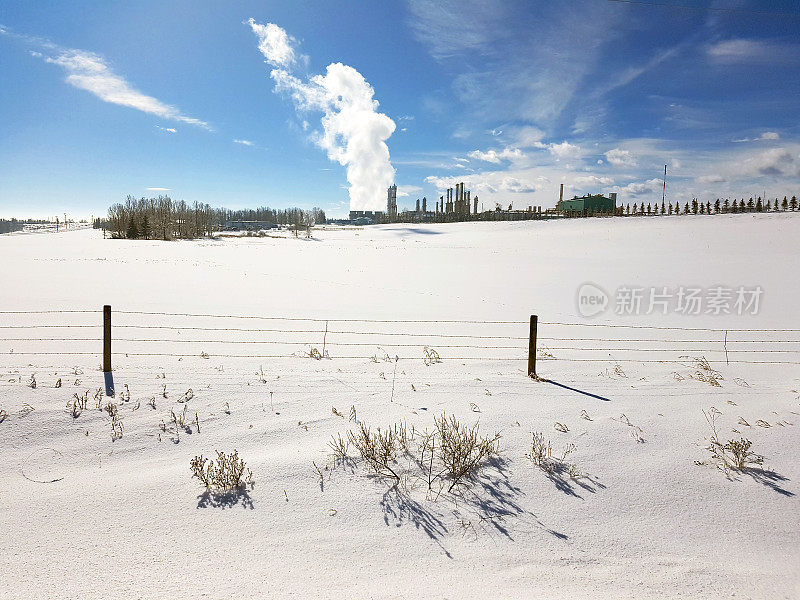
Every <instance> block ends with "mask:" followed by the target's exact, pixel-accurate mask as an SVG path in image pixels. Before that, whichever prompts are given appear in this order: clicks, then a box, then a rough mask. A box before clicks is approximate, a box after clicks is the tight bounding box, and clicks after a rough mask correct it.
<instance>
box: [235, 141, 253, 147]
mask: <svg viewBox="0 0 800 600" xmlns="http://www.w3.org/2000/svg"><path fill="white" fill-rule="evenodd" d="M233 143H234V144H241V145H242V146H255V143H253V142H251V141H250V140H233Z"/></svg>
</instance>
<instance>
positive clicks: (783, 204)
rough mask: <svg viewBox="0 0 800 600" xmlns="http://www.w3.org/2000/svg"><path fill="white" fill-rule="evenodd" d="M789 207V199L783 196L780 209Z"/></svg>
mask: <svg viewBox="0 0 800 600" xmlns="http://www.w3.org/2000/svg"><path fill="white" fill-rule="evenodd" d="M788 209H789V199H788V198H787V197H786V196H784V197H783V203H782V204H781V210H788Z"/></svg>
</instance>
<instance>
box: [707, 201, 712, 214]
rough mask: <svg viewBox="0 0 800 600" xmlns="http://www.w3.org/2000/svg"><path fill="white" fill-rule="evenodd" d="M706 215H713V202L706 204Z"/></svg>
mask: <svg viewBox="0 0 800 600" xmlns="http://www.w3.org/2000/svg"><path fill="white" fill-rule="evenodd" d="M706 214H707V215H710V214H711V202H706Z"/></svg>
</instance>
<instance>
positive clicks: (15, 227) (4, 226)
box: [0, 219, 25, 233]
mask: <svg viewBox="0 0 800 600" xmlns="http://www.w3.org/2000/svg"><path fill="white" fill-rule="evenodd" d="M23 227H25V222H24V221H17V220H16V219H11V220H10V221H7V220H6V219H0V233H11V232H12V231H19V230H21V229H22V228H23Z"/></svg>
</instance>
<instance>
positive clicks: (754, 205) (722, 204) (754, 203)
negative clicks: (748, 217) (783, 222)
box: [616, 196, 798, 216]
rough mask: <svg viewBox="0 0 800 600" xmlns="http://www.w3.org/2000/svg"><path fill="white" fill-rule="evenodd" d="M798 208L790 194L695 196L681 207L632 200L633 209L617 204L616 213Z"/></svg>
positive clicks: (729, 211) (694, 213)
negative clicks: (706, 199)
mask: <svg viewBox="0 0 800 600" xmlns="http://www.w3.org/2000/svg"><path fill="white" fill-rule="evenodd" d="M797 209H798V202H797V197H796V196H792V198H791V199H789V198H788V197H787V196H784V197H783V201H781V200H780V199H779V198H775V201H774V202H773V201H772V200H767V201H766V202H764V201H763V200H762V199H761V197H760V196H759V197H758V198H756V199H755V200H754V199H753V198H752V197H751V198H750V199H749V200H747V202H745V199H744V198H742V199H741V200H737V199H736V198H734V199H733V201H731V200H730V199H729V198H725V199H724V200H720V199H719V198H717V199H716V200H715V201H714V203H713V204H712V203H711V202H705V203H703V202H700V201H698V199H697V198H693V199H692V201H691V202H686V203H684V205H683V207H681V205H680V203H679V202H676V203H675V206H674V207H673V205H672V203H671V202H670V203H669V204H668V205H667V204H665V202H664V201H662V202H661V206H660V207H659V205H658V203H657V202H655V203H652V204H651V203H648V204H647V207H645V205H644V202H642V203H641V204H637V203H636V202H634V204H633V209H631V205H630V204H628V205H626V206H625V207H624V208H623V207H622V206H618V207H617V210H616V213H617V214H618V215H625V216H627V215H658V214H661V215H679V214H684V215H689V214H692V215H697V214H700V215H711V214H720V213H723V214H725V213H744V212H781V211H787V210H797Z"/></svg>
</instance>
